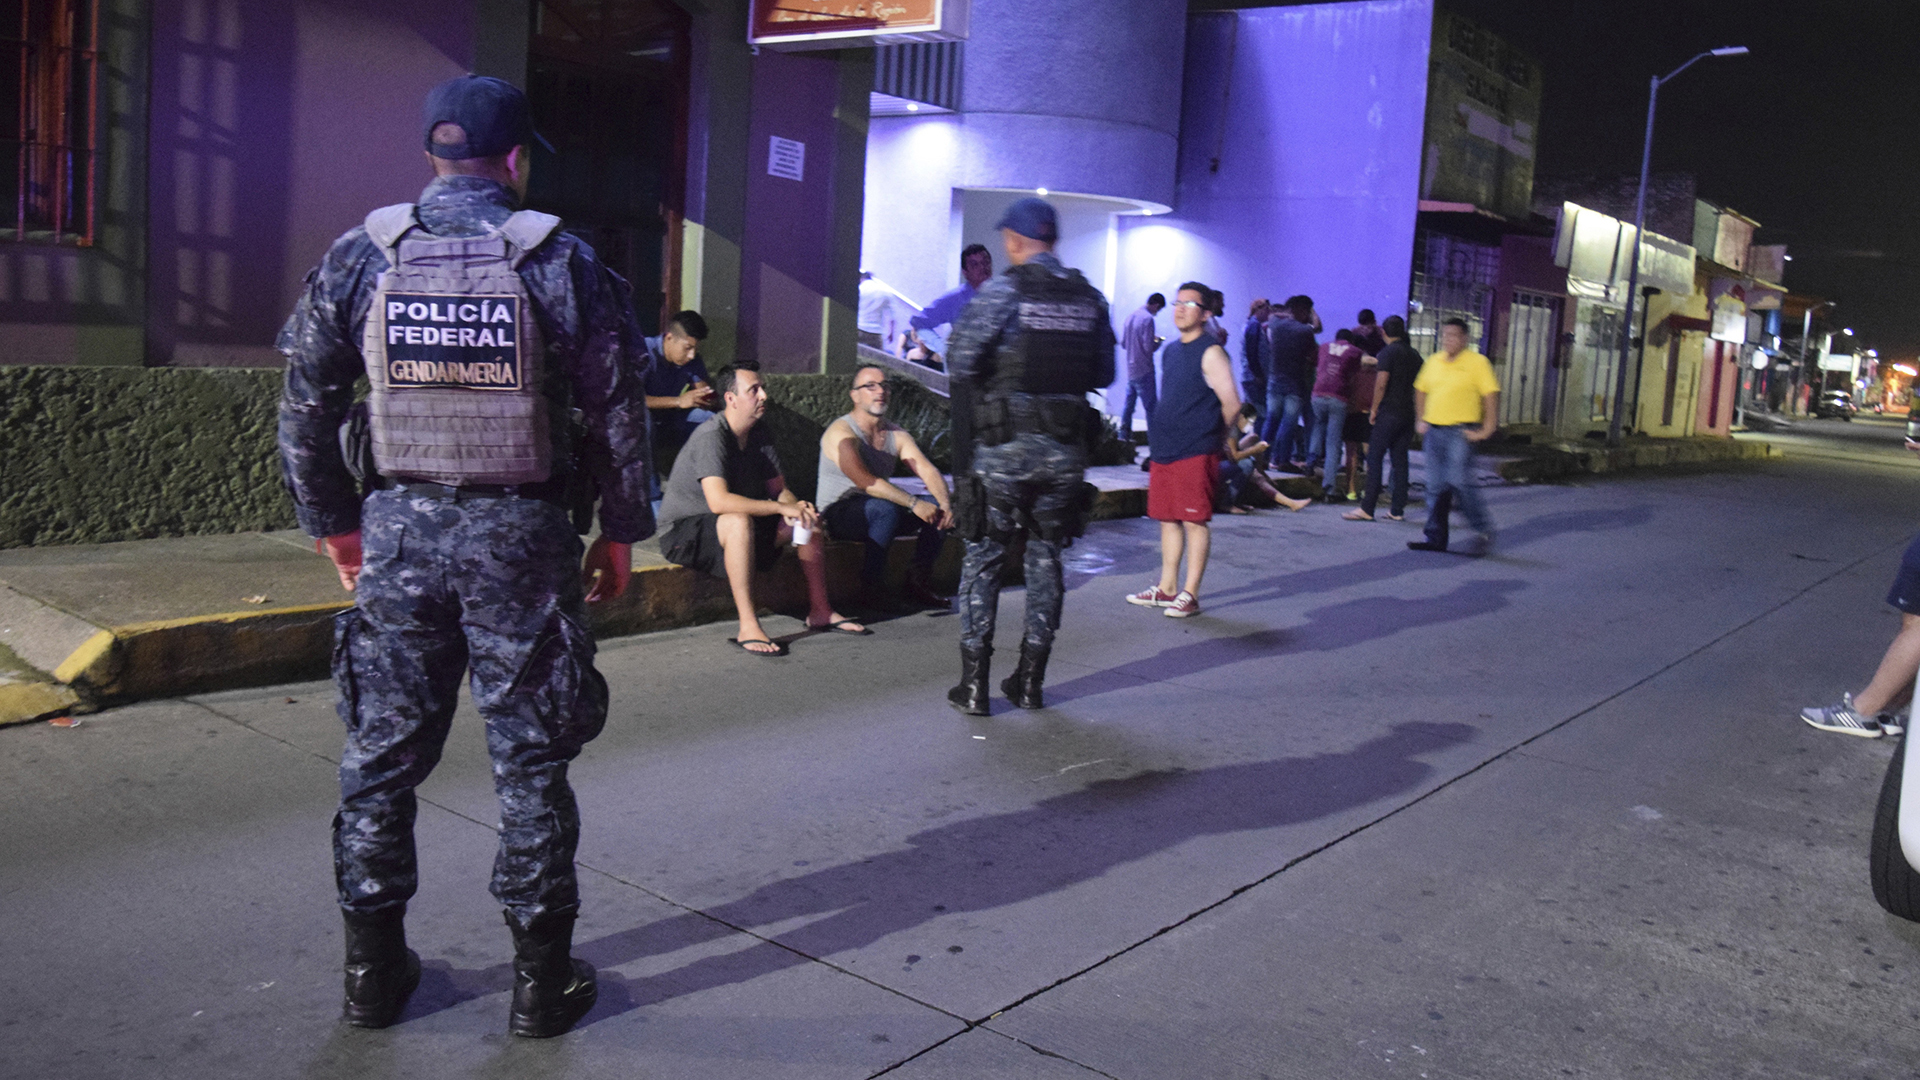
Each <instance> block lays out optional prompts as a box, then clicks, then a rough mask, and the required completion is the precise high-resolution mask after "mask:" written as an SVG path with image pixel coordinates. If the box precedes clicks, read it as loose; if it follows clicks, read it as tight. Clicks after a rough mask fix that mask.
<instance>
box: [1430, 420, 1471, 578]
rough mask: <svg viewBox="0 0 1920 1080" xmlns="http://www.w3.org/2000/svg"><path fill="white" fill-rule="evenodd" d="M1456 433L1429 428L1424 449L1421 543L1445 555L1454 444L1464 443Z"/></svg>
mask: <svg viewBox="0 0 1920 1080" xmlns="http://www.w3.org/2000/svg"><path fill="white" fill-rule="evenodd" d="M1464 441H1465V440H1464V439H1463V438H1461V436H1460V433H1459V431H1458V430H1457V429H1455V428H1451V427H1435V428H1428V429H1427V435H1426V440H1425V442H1424V443H1423V447H1424V450H1425V454H1426V463H1427V500H1428V506H1427V528H1426V539H1425V540H1423V541H1422V542H1421V543H1422V544H1423V545H1424V546H1425V547H1427V548H1430V549H1432V550H1434V551H1445V550H1446V548H1447V540H1448V532H1449V530H1448V527H1447V526H1448V520H1447V519H1448V518H1449V517H1451V516H1452V513H1453V499H1454V490H1453V486H1452V485H1453V484H1454V482H1455V481H1454V466H1455V462H1454V458H1455V456H1456V454H1457V452H1458V446H1457V444H1458V443H1460V442H1464Z"/></svg>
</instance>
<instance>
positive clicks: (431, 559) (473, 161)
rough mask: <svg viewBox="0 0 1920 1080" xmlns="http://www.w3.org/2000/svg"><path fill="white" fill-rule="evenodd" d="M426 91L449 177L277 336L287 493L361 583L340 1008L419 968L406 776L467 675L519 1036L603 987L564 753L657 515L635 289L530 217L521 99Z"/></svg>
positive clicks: (353, 247)
mask: <svg viewBox="0 0 1920 1080" xmlns="http://www.w3.org/2000/svg"><path fill="white" fill-rule="evenodd" d="M426 104H427V109H426V144H427V146H426V148H427V152H428V155H429V161H430V162H431V163H432V164H433V167H434V173H435V177H436V178H435V179H434V181H433V182H432V183H431V184H429V185H427V188H426V190H425V191H424V192H423V193H422V194H421V196H420V201H419V203H418V204H417V205H412V204H403V205H400V206H395V207H388V208H386V209H384V210H377V211H375V212H374V213H372V214H371V215H369V216H368V219H367V224H366V225H365V226H363V227H359V228H355V229H353V230H352V231H351V232H348V233H347V234H346V235H344V236H342V237H341V238H340V239H339V240H337V241H335V243H334V245H333V247H332V248H331V250H329V251H328V252H327V255H326V257H325V258H324V259H323V260H322V261H321V263H320V265H319V266H318V267H317V268H316V269H315V270H314V271H313V273H311V274H310V275H308V278H307V281H308V285H307V289H306V292H305V293H304V294H303V295H302V297H301V299H300V301H299V303H298V305H297V307H296V308H295V309H294V312H293V315H292V317H291V318H290V319H288V321H287V325H286V328H285V329H284V330H283V331H282V332H281V336H280V343H279V345H280V349H281V351H282V352H283V353H285V354H286V357H287V373H286V387H285V391H284V394H283V396H282V399H281V406H280V450H281V455H282V459H283V462H284V465H285V469H286V475H287V480H288V486H289V488H290V489H291V491H292V493H293V498H294V504H295V507H296V509H297V512H298V515H299V519H300V524H301V526H302V528H304V529H305V530H306V531H307V532H308V533H309V534H311V535H313V536H315V537H320V538H323V539H322V540H321V541H320V544H321V546H322V547H323V550H324V551H325V552H326V553H327V554H328V555H329V556H330V557H331V558H332V559H333V561H334V563H335V565H336V567H337V568H338V569H339V571H340V579H341V583H342V584H343V585H345V586H346V587H347V588H349V589H356V591H357V597H356V604H355V606H354V608H353V609H352V610H350V611H347V612H345V613H343V614H342V615H341V616H340V617H339V618H338V619H337V620H336V624H335V643H334V677H335V680H336V681H337V683H338V708H339V712H340V716H341V719H342V720H343V721H345V723H346V726H347V740H346V748H345V750H344V752H343V754H342V758H341V763H340V809H339V812H338V813H337V814H336V815H335V816H334V820H333V849H334V869H335V877H336V883H337V886H338V891H339V902H340V907H341V911H342V913H343V915H344V917H345V922H346V935H347V949H346V1005H345V1010H344V1018H345V1019H346V1021H347V1022H348V1023H351V1024H355V1025H358V1026H362V1027H384V1026H386V1025H388V1024H391V1023H393V1022H394V1021H395V1020H397V1019H399V1016H400V1013H401V1010H402V1009H403V1008H404V1007H405V1005H406V1001H407V998H408V996H409V995H410V994H411V993H412V992H413V990H414V988H415V987H416V986H417V985H418V983H419V979H420V961H419V957H418V956H417V955H416V954H415V953H414V952H413V951H412V950H410V949H408V948H407V944H406V935H405V930H404V928H403V924H402V920H403V918H404V916H405V913H406V907H407V901H408V900H409V899H410V898H411V897H412V896H413V894H414V890H415V887H416V885H417V883H418V870H417V865H416V859H415V854H414V844H413V824H414V816H415V807H416V803H415V798H414V788H415V787H416V786H417V785H418V784H420V783H421V782H422V781H423V780H425V779H426V778H427V774H428V773H430V772H431V771H432V770H433V767H434V765H435V763H436V762H438V761H439V758H440V752H441V748H442V746H443V744H444V743H445V741H446V737H447V731H448V726H449V724H450V722H451V720H452V717H453V712H454V705H455V702H456V699H457V696H458V692H459V684H460V679H461V676H462V675H463V674H465V673H467V672H468V671H469V670H470V671H471V686H472V691H473V700H474V703H475V705H476V707H477V708H478V709H479V712H480V714H481V716H482V718H483V719H484V720H485V723H486V733H487V747H488V750H489V752H490V753H491V755H492V758H493V774H494V785H495V788H496V790H497V792H498V794H499V800H500V847H499V852H498V855H497V856H496V858H495V861H494V869H493V883H492V892H493V894H494V896H495V897H496V898H497V899H498V900H499V902H500V904H501V905H502V906H503V907H504V908H505V913H506V920H507V925H508V927H509V928H510V930H511V932H512V935H513V941H514V960H513V969H514V993H513V1005H512V1011H511V1014H510V1023H509V1027H510V1030H511V1031H512V1032H513V1033H514V1034H516V1035H527V1036H535V1037H540V1036H549V1035H558V1034H560V1033H561V1032H564V1031H567V1030H568V1029H570V1028H571V1027H572V1026H573V1025H574V1023H576V1022H577V1021H578V1020H579V1018H580V1017H581V1016H583V1015H585V1013H586V1012H587V1010H588V1009H590V1008H591V1007H592V1005H593V1002H594V999H595V995H596V981H595V980H596V977H595V973H594V970H593V968H592V966H591V965H588V964H586V963H585V962H584V961H578V960H574V959H572V958H571V948H572V938H573V924H574V918H575V914H576V912H577V911H578V909H579V903H580V899H579V889H578V884H577V882H576V880H575V876H574V866H573V859H574V850H575V847H576V846H577V844H578V840H579V811H578V808H577V806H576V804H575V802H574V797H573V791H572V789H571V788H570V787H569V786H568V783H567V766H568V763H569V762H570V761H572V759H573V758H574V757H575V756H577V755H578V754H579V753H580V750H581V748H582V747H584V746H585V745H586V743H587V742H588V741H589V740H591V739H592V738H593V737H594V736H595V735H597V734H599V732H600V729H601V726H602V725H603V724H604V723H605V722H606V716H607V685H606V682H605V680H604V679H602V678H601V677H600V674H599V672H597V671H596V670H594V666H593V656H594V643H593V638H592V637H591V636H590V635H589V633H588V631H587V624H586V607H585V602H586V601H588V600H598V599H603V598H605V597H608V596H613V595H617V594H618V593H619V592H620V591H621V590H622V589H623V588H624V587H625V586H626V582H627V575H628V572H629V570H630V569H631V566H632V559H631V553H630V551H629V547H630V545H631V544H632V543H634V542H635V541H638V540H642V539H645V538H646V537H647V536H649V535H651V533H652V532H653V514H652V510H651V508H650V506H649V504H648V501H647V495H648V485H649V475H648V474H649V471H650V464H649V461H650V458H649V451H648V445H647V413H646V406H645V399H644V396H643V395H644V391H643V388H642V386H641V377H642V375H643V374H644V372H643V371H642V366H643V365H642V364H640V363H637V362H636V359H635V358H636V357H637V356H639V355H641V350H640V348H639V344H640V342H639V338H638V328H637V326H636V325H635V323H634V317H633V307H632V301H631V298H630V296H629V295H628V292H627V288H626V285H625V283H624V282H622V281H621V280H620V279H619V278H618V277H616V276H615V275H614V274H613V273H611V272H610V271H609V270H607V269H606V268H605V267H604V266H602V265H601V264H600V263H599V261H598V260H596V259H595V257H594V254H593V252H592V250H591V249H589V248H588V247H587V246H586V245H585V244H582V243H581V242H579V241H578V240H575V239H574V238H572V237H570V236H568V235H566V234H564V233H561V232H559V231H557V226H558V224H559V221H558V219H556V218H553V217H551V216H549V215H545V214H535V213H531V212H527V211H522V212H519V213H515V211H514V208H515V207H516V206H517V205H518V204H519V203H520V202H521V200H522V199H524V198H525V196H526V190H527V180H528V143H529V142H530V141H531V140H532V139H534V138H537V137H538V136H536V135H535V134H534V132H533V127H532V123H531V120H530V118H529V113H528V107H527V100H526V97H525V96H524V95H523V94H521V92H520V91H519V90H518V89H515V88H514V87H513V86H512V85H510V84H508V83H505V82H502V81H500V80H498V79H488V78H478V77H474V76H467V77H464V78H459V79H454V80H452V81H450V82H447V83H444V84H442V85H440V86H438V87H436V88H435V89H434V90H433V91H432V93H430V94H429V95H428V97H427V103H426ZM363 376H364V377H366V378H368V380H369V382H370V385H371V387H372V393H371V396H370V397H369V399H368V403H367V413H368V420H367V427H369V428H370V429H371V437H372V450H371V457H372V459H373V460H372V464H373V467H374V468H375V469H376V470H377V472H378V476H377V477H371V476H370V477H368V478H367V479H369V480H370V481H371V482H372V483H371V486H374V487H377V488H378V489H379V490H375V491H373V492H372V493H371V494H369V495H368V496H367V497H366V499H365V502H364V505H363V503H362V500H361V494H360V491H359V490H358V489H357V487H356V485H355V483H354V479H353V476H352V475H350V472H349V468H348V464H347V461H346V460H344V458H343V453H342V443H343V441H344V440H342V439H341V437H340V431H341V428H342V423H343V421H344V420H345V419H346V418H347V416H348V414H349V410H350V409H351V408H352V407H353V397H354V384H355V381H356V380H357V379H359V378H361V377H363ZM576 429H577V432H578V434H577V436H576V435H574V434H572V431H574V430H576ZM346 456H352V457H358V456H359V455H358V454H354V455H346ZM585 478H590V479H591V480H592V482H593V483H594V484H596V485H597V487H598V491H599V495H600V523H601V535H600V538H599V539H597V540H596V541H594V544H593V547H592V548H591V549H590V550H588V551H587V552H586V554H585V566H586V571H585V575H584V576H585V577H586V578H589V579H592V580H593V584H592V591H591V592H588V591H587V582H586V581H584V580H583V573H582V569H581V566H582V549H581V544H580V538H579V536H578V535H577V533H576V532H575V528H574V524H573V522H572V521H571V520H570V518H569V514H568V511H567V509H566V506H565V504H566V502H567V498H566V494H565V493H566V491H567V489H568V487H569V482H570V481H574V482H576V483H577V482H578V481H580V480H582V479H585Z"/></svg>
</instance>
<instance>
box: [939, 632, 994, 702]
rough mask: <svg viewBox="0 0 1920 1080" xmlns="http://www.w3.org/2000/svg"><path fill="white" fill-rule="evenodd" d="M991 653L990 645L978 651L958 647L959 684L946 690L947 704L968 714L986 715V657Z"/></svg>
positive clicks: (991, 647)
mask: <svg viewBox="0 0 1920 1080" xmlns="http://www.w3.org/2000/svg"><path fill="white" fill-rule="evenodd" d="M992 655H993V646H991V645H987V646H983V647H982V648H981V649H980V651H979V652H974V651H972V650H970V649H968V648H967V647H966V646H964V645H962V646H961V647H960V685H959V686H956V687H954V688H953V689H951V690H949V691H947V704H949V705H951V706H953V707H954V708H956V709H959V710H960V711H961V712H963V713H965V714H967V715H968V716H985V715H987V711H988V710H987V677H988V676H987V659H988V658H989V657H991V656H992Z"/></svg>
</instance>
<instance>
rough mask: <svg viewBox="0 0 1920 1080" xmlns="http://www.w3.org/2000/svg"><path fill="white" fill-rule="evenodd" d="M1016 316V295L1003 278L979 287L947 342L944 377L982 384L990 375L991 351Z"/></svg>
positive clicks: (1018, 301) (1010, 280)
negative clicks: (945, 373)
mask: <svg viewBox="0 0 1920 1080" xmlns="http://www.w3.org/2000/svg"><path fill="white" fill-rule="evenodd" d="M1019 315H1020V294H1019V293H1018V292H1017V291H1016V290H1015V289H1014V287H1013V280H1012V279H1011V278H1009V277H1007V276H1006V275H1005V274H1002V275H1000V276H999V277H996V278H994V279H993V280H991V281H989V282H987V283H986V284H985V285H982V286H981V287H980V291H979V293H977V294H976V295H975V296H974V298H973V302H972V303H970V304H968V305H967V307H966V310H964V311H962V312H961V313H960V318H959V319H958V320H956V321H955V322H954V324H953V333H952V334H951V335H949V336H948V338H947V375H948V376H949V377H951V378H954V379H958V380H960V381H962V382H976V383H977V382H982V381H984V380H986V379H987V378H988V377H990V376H991V375H992V374H993V368H992V363H993V351H994V349H996V348H998V347H999V344H1000V339H1001V338H1002V337H1003V336H1004V335H1005V334H1006V332H1007V329H1008V328H1009V327H1011V326H1012V325H1013V322H1014V320H1015V319H1017V318H1019Z"/></svg>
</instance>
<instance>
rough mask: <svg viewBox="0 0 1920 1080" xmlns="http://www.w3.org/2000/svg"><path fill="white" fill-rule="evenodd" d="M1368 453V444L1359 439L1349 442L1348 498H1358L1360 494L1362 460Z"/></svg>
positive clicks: (1346, 466) (1347, 466)
mask: <svg viewBox="0 0 1920 1080" xmlns="http://www.w3.org/2000/svg"><path fill="white" fill-rule="evenodd" d="M1365 454H1366V444H1365V443H1362V442H1360V441H1359V440H1357V439H1356V440H1354V441H1352V442H1349V443H1347V460H1346V463H1345V468H1346V471H1347V498H1349V499H1352V498H1357V497H1358V496H1359V494H1360V470H1361V465H1360V462H1361V460H1362V459H1363V457H1364V456H1365Z"/></svg>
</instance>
